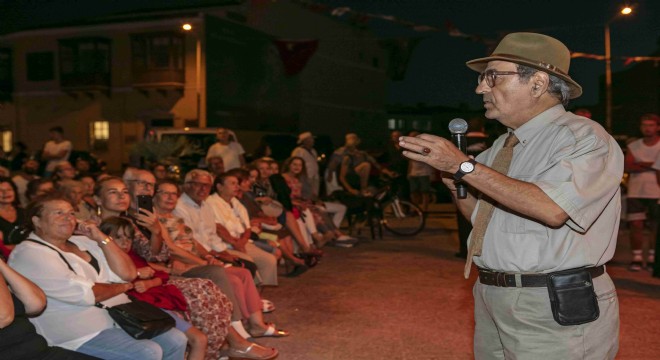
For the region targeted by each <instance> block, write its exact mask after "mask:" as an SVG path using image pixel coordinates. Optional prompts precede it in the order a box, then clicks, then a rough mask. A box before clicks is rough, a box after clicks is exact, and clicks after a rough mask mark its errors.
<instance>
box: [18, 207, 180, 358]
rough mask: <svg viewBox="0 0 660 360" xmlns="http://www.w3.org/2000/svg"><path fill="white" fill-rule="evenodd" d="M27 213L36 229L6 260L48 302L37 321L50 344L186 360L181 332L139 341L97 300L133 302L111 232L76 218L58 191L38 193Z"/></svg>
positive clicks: (127, 269) (131, 270) (129, 267)
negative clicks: (75, 233)
mask: <svg viewBox="0 0 660 360" xmlns="http://www.w3.org/2000/svg"><path fill="white" fill-rule="evenodd" d="M27 214H28V222H29V226H30V227H31V228H32V229H33V232H32V233H31V234H30V236H29V238H28V240H25V241H23V242H22V243H20V244H19V245H17V246H16V248H15V249H14V251H13V252H12V254H11V257H10V258H9V264H10V265H11V266H12V267H13V268H14V269H16V270H17V271H18V272H19V273H21V274H22V275H23V276H25V277H26V278H28V279H30V280H31V281H32V282H34V283H35V284H37V285H38V286H39V287H40V288H41V289H43V291H44V293H45V294H46V296H47V298H48V306H47V307H46V310H45V311H44V312H43V313H42V314H41V315H39V316H38V317H36V318H34V319H32V322H33V324H34V325H35V327H36V328H37V330H38V331H39V333H40V334H41V335H42V336H43V337H45V338H46V340H47V341H48V343H49V344H51V345H56V346H61V347H63V348H66V349H70V350H75V351H78V352H81V353H84V354H88V355H92V356H97V357H100V358H103V359H126V360H129V359H154V360H157V359H172V360H175V359H177V360H180V359H183V357H184V353H185V351H186V342H187V341H186V336H185V335H184V334H183V333H182V332H181V331H179V330H177V329H170V330H169V331H167V332H165V333H163V334H161V335H158V336H156V337H154V338H153V339H150V340H136V339H134V338H133V337H131V336H130V335H128V334H127V333H126V332H125V331H124V330H122V329H121V328H120V327H117V326H116V325H115V323H114V321H113V320H112V318H111V317H110V315H109V314H108V312H107V310H105V309H102V308H100V307H97V306H95V304H96V303H98V302H100V303H102V304H103V305H105V306H109V307H110V306H114V305H118V304H123V303H127V302H130V299H129V298H128V297H127V296H126V295H125V294H124V292H126V291H128V290H130V289H132V288H133V284H132V283H130V281H132V280H133V279H135V277H136V275H137V273H136V269H135V266H134V265H133V263H132V262H131V259H130V258H129V257H128V255H127V254H126V253H124V252H123V251H122V250H121V249H120V248H119V246H117V244H115V242H114V241H113V240H112V239H111V238H110V237H108V236H106V235H105V234H103V233H102V232H101V231H100V230H99V229H98V227H96V225H94V224H93V223H82V222H81V223H78V224H77V223H76V219H75V216H74V211H73V207H72V206H71V204H70V203H69V202H68V201H67V200H66V199H65V198H63V197H62V196H61V195H59V194H48V195H45V196H44V197H42V198H37V199H35V200H34V201H33V202H32V204H31V205H30V206H29V207H28V210H27ZM74 230H75V231H76V232H77V236H74Z"/></svg>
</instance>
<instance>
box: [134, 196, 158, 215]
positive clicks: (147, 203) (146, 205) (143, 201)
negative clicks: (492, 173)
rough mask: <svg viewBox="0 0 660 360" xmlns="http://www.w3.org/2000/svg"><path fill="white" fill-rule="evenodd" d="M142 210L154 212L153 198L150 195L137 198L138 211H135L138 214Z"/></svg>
mask: <svg viewBox="0 0 660 360" xmlns="http://www.w3.org/2000/svg"><path fill="white" fill-rule="evenodd" d="M140 209H145V210H147V211H149V212H154V203H153V198H152V197H151V196H149V195H138V196H137V209H135V210H136V211H137V212H138V213H140Z"/></svg>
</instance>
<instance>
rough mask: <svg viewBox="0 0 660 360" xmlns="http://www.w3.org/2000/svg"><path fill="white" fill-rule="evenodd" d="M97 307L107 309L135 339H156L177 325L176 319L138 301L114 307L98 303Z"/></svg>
mask: <svg viewBox="0 0 660 360" xmlns="http://www.w3.org/2000/svg"><path fill="white" fill-rule="evenodd" d="M96 306H97V307H100V308H101V309H106V310H107V311H108V314H110V317H111V318H112V319H113V320H114V321H115V323H117V325H119V326H120V327H121V328H122V329H124V331H126V333H127V334H128V335H131V336H132V337H134V338H135V339H151V338H154V337H156V336H158V335H160V334H162V333H164V332H167V331H169V330H170V329H171V328H173V327H174V325H175V322H174V318H172V317H171V316H170V315H169V314H168V313H166V312H164V311H163V310H161V309H159V308H157V307H155V306H153V305H151V304H149V303H146V302H144V301H140V300H136V299H131V302H129V303H126V304H121V305H115V306H113V307H107V306H105V305H103V304H101V303H96Z"/></svg>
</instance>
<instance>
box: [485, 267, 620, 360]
mask: <svg viewBox="0 0 660 360" xmlns="http://www.w3.org/2000/svg"><path fill="white" fill-rule="evenodd" d="M593 282H594V289H595V291H596V296H597V297H598V306H599V307H600V316H599V317H598V319H596V320H595V321H593V322H590V323H587V324H583V325H575V326H562V325H559V324H557V322H555V320H554V318H553V317H552V311H551V309H550V299H549V297H548V289H547V288H545V287H539V288H504V287H497V286H489V285H483V284H481V283H480V282H479V281H478V280H477V282H476V284H475V285H474V288H473V291H472V293H473V295H474V320H475V330H474V357H475V359H477V360H481V359H529V360H539V359H542V360H553V359H557V360H572V359H593V360H603V359H614V357H615V356H616V353H617V351H618V349H619V301H618V299H617V296H616V289H615V288H614V284H613V283H612V279H611V278H610V276H609V275H608V274H607V273H605V274H603V275H601V276H599V277H597V278H595V279H593Z"/></svg>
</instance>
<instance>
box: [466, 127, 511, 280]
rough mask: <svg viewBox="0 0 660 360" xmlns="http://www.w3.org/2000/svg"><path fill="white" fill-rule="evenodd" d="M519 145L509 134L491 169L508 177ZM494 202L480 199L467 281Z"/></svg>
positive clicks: (470, 250)
mask: <svg viewBox="0 0 660 360" xmlns="http://www.w3.org/2000/svg"><path fill="white" fill-rule="evenodd" d="M517 143H518V138H517V137H516V135H514V134H513V133H509V137H507V138H506V141H504V147H502V149H501V150H500V152H498V153H497V156H495V160H494V161H493V166H492V167H491V169H493V170H495V171H497V172H499V173H501V174H504V175H506V174H507V173H508V172H509V165H511V158H512V157H513V147H514V146H516V144H517ZM493 202H494V200H492V199H490V198H487V197H486V198H484V196H483V195H482V196H480V198H479V210H478V211H477V217H476V218H475V219H474V228H473V229H472V237H471V238H470V246H469V248H468V256H467V261H466V262H465V270H464V271H463V275H465V278H466V279H467V278H468V277H469V276H470V268H471V267H472V256H481V248H482V246H483V244H484V235H486V229H487V228H488V223H489V222H490V218H491V216H492V215H493V210H494V209H495V205H494V204H493Z"/></svg>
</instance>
